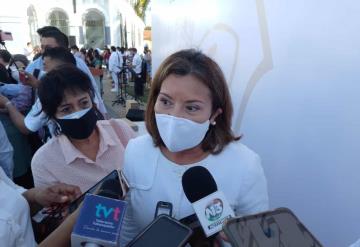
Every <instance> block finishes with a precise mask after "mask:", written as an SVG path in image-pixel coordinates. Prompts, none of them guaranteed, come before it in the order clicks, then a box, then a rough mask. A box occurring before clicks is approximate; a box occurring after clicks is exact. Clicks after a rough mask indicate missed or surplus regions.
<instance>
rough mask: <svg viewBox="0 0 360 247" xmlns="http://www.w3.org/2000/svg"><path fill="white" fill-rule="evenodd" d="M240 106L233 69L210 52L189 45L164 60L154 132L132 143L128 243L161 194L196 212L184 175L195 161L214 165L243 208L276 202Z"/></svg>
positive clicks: (153, 94)
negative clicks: (241, 133)
mask: <svg viewBox="0 0 360 247" xmlns="http://www.w3.org/2000/svg"><path fill="white" fill-rule="evenodd" d="M232 111H233V110H232V103H231V98H230V93H229V90H228V87H227V84H226V81H225V77H224V75H223V73H222V71H221V69H220V67H219V66H218V65H217V64H216V63H215V62H214V61H213V60H212V59H210V58H209V57H208V56H206V55H204V54H203V53H201V52H199V51H196V50H192V49H191V50H182V51H179V52H176V53H174V54H172V55H170V56H169V57H168V58H166V59H165V61H164V62H163V63H162V64H161V65H160V66H159V68H158V70H157V72H156V74H155V76H154V79H153V83H152V87H151V89H150V95H149V101H148V104H147V109H146V116H145V119H146V121H145V124H146V128H147V131H148V133H149V134H147V135H143V136H140V137H137V138H135V139H132V140H130V142H129V143H128V145H127V147H126V150H125V156H124V165H123V171H124V175H125V177H126V178H127V180H128V182H129V185H130V192H129V194H128V195H127V198H126V200H127V201H128V203H129V204H128V208H127V210H126V217H125V219H124V223H123V228H122V231H121V237H120V239H121V245H122V246H125V244H126V243H128V242H129V241H130V240H131V239H133V238H134V236H136V234H138V233H139V232H140V231H141V230H142V229H144V228H145V227H146V226H147V225H148V224H149V223H150V222H151V221H152V220H153V219H154V214H155V209H156V205H157V202H159V201H164V202H169V203H171V204H172V206H173V210H172V212H173V213H172V217H174V218H176V219H182V218H185V217H187V216H190V215H192V214H194V210H193V208H192V206H191V203H190V202H189V201H188V199H187V198H186V196H185V194H184V191H183V188H182V182H181V179H182V175H183V174H184V172H185V171H186V170H187V169H189V168H190V167H194V166H203V167H205V168H207V169H208V170H209V172H210V173H211V174H212V176H213V177H214V179H215V181H216V184H217V187H218V189H219V190H221V191H222V192H223V193H224V194H225V196H226V198H227V200H228V201H229V203H230V206H231V207H232V209H233V210H234V212H235V215H238V216H239V215H247V214H253V213H257V212H260V211H265V210H267V209H268V206H269V205H268V193H267V184H266V179H265V175H264V171H263V169H262V167H261V162H260V158H259V156H258V155H257V154H256V153H255V152H253V151H252V150H250V149H249V148H247V147H246V146H245V145H243V144H241V143H240V142H239V139H240V137H237V136H235V135H234V133H233V132H232V130H231V118H232ZM139 152H141V155H139ZM196 189H197V188H194V190H196ZM214 241H215V242H217V241H218V242H220V241H222V240H221V239H216V240H214Z"/></svg>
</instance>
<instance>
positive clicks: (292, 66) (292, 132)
mask: <svg viewBox="0 0 360 247" xmlns="http://www.w3.org/2000/svg"><path fill="white" fill-rule="evenodd" d="M152 10H153V20H152V24H153V46H154V47H153V51H154V52H153V59H154V69H156V67H158V65H159V63H160V62H161V61H162V60H163V59H164V58H165V57H166V56H167V55H168V54H170V53H171V52H173V51H176V50H178V49H181V48H189V47H199V48H201V49H202V50H203V51H205V52H206V53H208V54H209V55H210V56H212V57H213V58H214V59H215V60H216V61H218V63H219V64H220V65H221V67H222V69H223V70H224V72H225V74H226V77H227V78H228V80H229V84H230V88H231V93H232V96H233V101H234V107H235V116H234V123H233V126H234V129H235V131H236V132H237V133H243V134H244V138H243V140H242V141H243V142H244V143H245V144H247V145H248V146H250V147H251V148H252V149H254V150H255V151H256V152H258V153H259V154H260V156H261V157H262V161H263V166H264V169H265V172H266V176H267V178H268V185H269V194H270V200H271V205H270V206H271V208H275V207H279V206H286V207H289V208H290V209H291V210H293V211H294V212H295V213H296V214H297V215H298V217H299V218H300V219H301V220H302V221H303V222H304V223H305V225H306V226H308V228H309V229H310V230H311V231H312V232H313V233H314V234H315V236H317V237H318V239H319V240H320V241H321V242H322V243H323V244H324V246H339V247H340V246H348V245H349V244H350V243H352V242H355V240H356V239H357V238H360V227H359V222H360V213H359V208H360V192H359V189H360V164H359V163H360V162H359V161H360V152H359V150H360V145H359V141H358V140H360V114H359V112H360V110H359V108H360V97H359V96H358V94H359V92H360V20H359V14H360V2H358V1H351V0H343V1H335V0H318V1H313V0H301V1H280V0H266V1H265V0H253V1H250V0H226V1H224V0H196V1H190V0H172V1H168V0H155V1H153V3H152ZM240 165H241V164H240Z"/></svg>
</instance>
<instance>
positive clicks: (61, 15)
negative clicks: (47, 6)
mask: <svg viewBox="0 0 360 247" xmlns="http://www.w3.org/2000/svg"><path fill="white" fill-rule="evenodd" d="M48 20H49V21H48V22H49V24H50V25H51V26H55V27H57V28H59V29H60V31H61V32H63V33H65V34H66V35H69V17H68V16H67V14H66V13H65V11H63V10H61V9H56V10H53V11H52V12H51V13H50V15H49V18H48Z"/></svg>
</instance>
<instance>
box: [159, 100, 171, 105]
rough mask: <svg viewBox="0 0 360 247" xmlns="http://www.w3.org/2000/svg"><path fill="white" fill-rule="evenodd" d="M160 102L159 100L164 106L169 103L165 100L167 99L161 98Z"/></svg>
mask: <svg viewBox="0 0 360 247" xmlns="http://www.w3.org/2000/svg"><path fill="white" fill-rule="evenodd" d="M160 102H161V103H162V104H163V105H165V106H168V105H170V101H169V100H167V99H161V100H160Z"/></svg>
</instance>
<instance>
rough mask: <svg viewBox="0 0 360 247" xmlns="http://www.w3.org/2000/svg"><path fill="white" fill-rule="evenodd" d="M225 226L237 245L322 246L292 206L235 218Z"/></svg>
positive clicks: (226, 232) (266, 246) (229, 237)
mask: <svg viewBox="0 0 360 247" xmlns="http://www.w3.org/2000/svg"><path fill="white" fill-rule="evenodd" d="M223 230H224V233H225V235H226V236H227V237H228V239H229V241H230V243H231V245H232V246H234V247H275V246H276V247H278V246H294V247H322V244H321V243H320V242H319V241H318V240H317V239H316V238H315V237H314V235H313V234H312V233H311V232H310V231H309V230H308V229H307V228H306V227H305V226H304V225H303V224H302V223H301V222H300V220H299V219H298V218H297V217H296V216H295V214H294V213H293V212H291V211H290V209H288V208H278V209H275V210H272V211H267V212H263V213H259V214H255V215H249V216H244V217H235V218H231V219H229V220H228V221H227V222H225V223H224V225H223Z"/></svg>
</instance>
